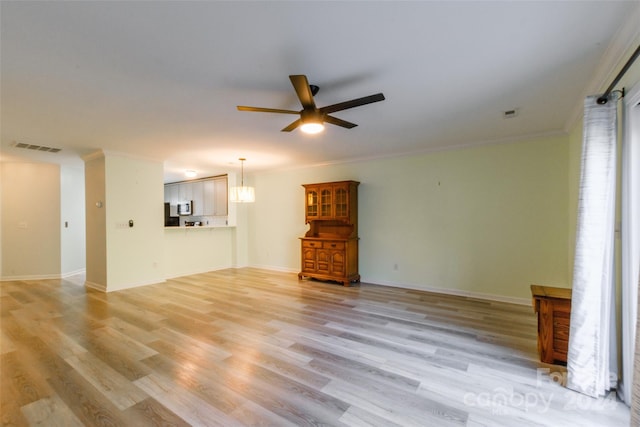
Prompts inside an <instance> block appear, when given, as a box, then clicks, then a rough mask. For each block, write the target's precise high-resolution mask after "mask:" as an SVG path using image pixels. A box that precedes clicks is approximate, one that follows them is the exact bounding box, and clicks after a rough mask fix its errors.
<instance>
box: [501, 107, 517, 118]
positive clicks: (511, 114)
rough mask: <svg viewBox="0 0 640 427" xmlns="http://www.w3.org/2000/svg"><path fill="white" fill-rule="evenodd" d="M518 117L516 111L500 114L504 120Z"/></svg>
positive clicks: (515, 109)
mask: <svg viewBox="0 0 640 427" xmlns="http://www.w3.org/2000/svg"><path fill="white" fill-rule="evenodd" d="M517 115H518V109H517V108H514V109H512V110H507V111H503V112H502V117H503V118H505V119H512V118H514V117H516V116H517Z"/></svg>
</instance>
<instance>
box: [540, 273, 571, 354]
mask: <svg viewBox="0 0 640 427" xmlns="http://www.w3.org/2000/svg"><path fill="white" fill-rule="evenodd" d="M531 295H532V296H533V310H534V311H535V312H536V313H537V314H538V354H540V360H541V361H542V362H544V363H554V362H561V363H567V351H568V349H569V321H570V319H571V289H567V288H554V287H551V286H540V285H531Z"/></svg>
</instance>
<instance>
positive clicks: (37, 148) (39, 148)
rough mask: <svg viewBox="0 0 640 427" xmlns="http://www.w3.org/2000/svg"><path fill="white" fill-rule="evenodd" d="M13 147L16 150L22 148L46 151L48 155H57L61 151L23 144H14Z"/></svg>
mask: <svg viewBox="0 0 640 427" xmlns="http://www.w3.org/2000/svg"><path fill="white" fill-rule="evenodd" d="M13 146H14V147H16V148H24V149H25V150H34V151H46V152H48V153H57V152H58V151H61V150H62V148H54V147H47V146H45V145H34V144H25V143H24V142H15V143H14V144H13Z"/></svg>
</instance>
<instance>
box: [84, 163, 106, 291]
mask: <svg viewBox="0 0 640 427" xmlns="http://www.w3.org/2000/svg"><path fill="white" fill-rule="evenodd" d="M84 179H85V215H86V217H85V218H86V265H87V267H86V269H87V276H86V281H87V285H89V286H92V287H96V288H98V289H106V286H107V230H106V219H107V215H106V206H107V202H106V188H105V159H104V155H103V154H102V153H97V154H94V155H91V156H90V157H89V158H85V164H84Z"/></svg>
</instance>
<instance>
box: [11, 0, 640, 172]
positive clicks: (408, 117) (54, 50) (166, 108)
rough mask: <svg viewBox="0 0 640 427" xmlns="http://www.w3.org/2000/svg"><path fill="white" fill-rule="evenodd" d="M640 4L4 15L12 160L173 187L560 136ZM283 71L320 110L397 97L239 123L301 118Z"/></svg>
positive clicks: (115, 7)
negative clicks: (127, 170)
mask: <svg viewBox="0 0 640 427" xmlns="http://www.w3.org/2000/svg"><path fill="white" fill-rule="evenodd" d="M638 5H639V3H638V2H637V1H627V2H611V1H589V2H587V1H569V2H557V1H555V2H552V1H545V2H542V1H534V2H525V1H512V2H505V1H497V2H488V1H472V2H459V1H456V2H451V1H430V2H397V1H385V2H372V1H353V2H346V1H344V2H342V1H341V2H334V1H330V2H316V1H295V2H294V1H282V2H275V1H259V2H247V1H242V2H240V1H230V2H221V1H209V2H206V1H203V2H180V1H172V2H120V1H106V2H6V1H2V2H1V3H0V14H1V26H2V28H1V39H0V41H1V46H0V47H1V51H0V53H1V85H2V86H1V97H0V101H1V120H2V121H1V125H2V131H1V148H2V159H3V160H4V161H10V160H12V159H18V158H21V157H23V156H25V155H26V156H32V157H31V158H32V159H35V158H38V159H40V160H43V161H56V159H67V160H70V161H75V162H77V163H78V164H80V165H81V164H82V163H81V160H79V156H80V155H84V154H87V153H89V152H92V151H94V150H96V149H104V150H105V151H113V152H119V153H126V154H130V155H133V156H142V157H144V158H151V159H157V160H162V161H164V162H165V179H166V180H167V181H172V180H177V179H183V176H182V175H181V173H182V171H183V170H184V169H195V170H196V171H198V173H199V175H200V176H206V175H210V174H215V173H220V172H224V171H227V170H229V169H233V168H236V167H237V165H238V161H237V159H238V158H239V157H246V158H247V159H248V160H247V162H246V164H245V171H246V172H247V173H251V172H252V171H260V170H266V169H273V168H289V167H299V166H304V165H313V164H321V163H331V162H343V161H353V160H357V159H363V158H375V157H384V156H392V155H400V154H406V153H415V152H424V151H429V150H436V149H442V148H450V147H459V146H466V145H471V144H475V143H483V142H488V141H501V140H510V139H516V138H519V137H523V136H529V135H540V134H553V133H559V132H564V131H565V129H566V126H567V124H568V123H569V121H570V120H571V119H572V115H573V114H574V112H575V110H576V107H577V106H578V105H580V104H581V102H582V98H583V96H584V95H585V93H586V91H587V90H588V89H589V84H590V83H591V82H590V80H591V79H592V77H593V75H594V73H595V72H596V69H597V67H598V64H600V63H601V62H602V60H603V57H604V55H605V54H606V51H607V48H608V46H609V45H610V43H611V42H612V40H613V38H614V37H615V35H616V33H617V31H618V28H620V27H621V26H623V25H624V24H625V22H626V19H628V18H629V17H630V16H632V14H633V13H635V11H637V9H638ZM289 74H306V75H307V76H308V78H309V81H310V83H312V84H316V85H318V86H320V92H319V93H318V94H317V96H316V97H315V99H316V104H317V105H318V106H325V105H329V104H334V103H337V102H341V101H345V100H349V99H352V98H358V97H362V96H367V95H371V94H373V93H377V92H383V93H384V95H385V97H386V100H385V101H383V102H379V103H375V104H370V105H366V106H362V107H358V108H355V109H351V110H346V111H342V112H339V113H335V114H334V115H335V116H336V117H339V118H342V119H344V120H348V121H352V122H355V123H357V124H358V125H359V126H358V127H356V128H354V129H351V130H347V129H343V128H340V127H335V126H328V128H327V129H326V131H325V132H324V133H323V134H320V135H316V136H308V135H305V134H302V133H301V132H300V131H299V130H296V131H294V132H291V133H284V132H280V129H282V128H283V127H285V126H286V125H288V124H289V123H290V122H292V121H293V120H294V119H295V116H291V115H284V114H269V113H252V112H239V111H237V110H236V105H252V106H258V107H271V108H282V109H295V110H298V109H300V106H299V103H298V101H297V98H296V96H295V92H294V90H293V87H292V86H291V83H290V82H289V78H288V75H289ZM514 108H516V109H518V112H519V114H518V116H517V117H515V118H513V119H504V118H503V117H502V116H503V111H505V110H510V109H514ZM15 142H24V143H30V144H37V145H46V146H53V147H60V148H62V149H63V150H62V151H61V152H60V153H58V154H51V153H33V152H31V151H27V150H20V149H17V148H14V147H13V146H12V145H13V144H14V143H15ZM36 155H37V156H36ZM231 164H233V166H230V165H231Z"/></svg>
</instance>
